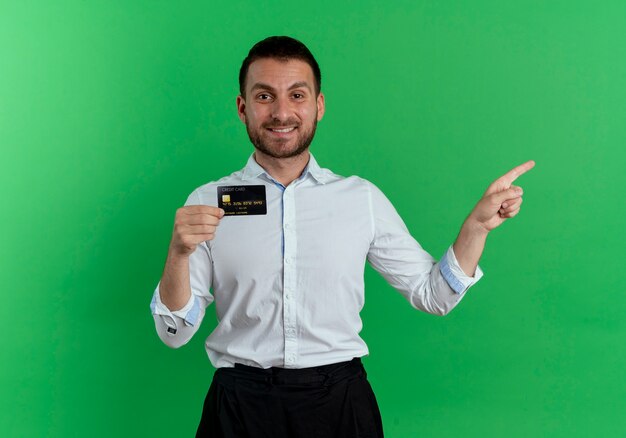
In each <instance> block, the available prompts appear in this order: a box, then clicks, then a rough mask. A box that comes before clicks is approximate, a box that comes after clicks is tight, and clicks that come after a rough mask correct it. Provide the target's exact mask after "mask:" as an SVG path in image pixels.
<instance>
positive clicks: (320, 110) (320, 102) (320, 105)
mask: <svg viewBox="0 0 626 438" xmlns="http://www.w3.org/2000/svg"><path fill="white" fill-rule="evenodd" d="M324 111H326V105H325V103H324V93H322V92H321V91H320V94H319V96H317V121H318V122H319V121H320V120H322V117H324Z"/></svg>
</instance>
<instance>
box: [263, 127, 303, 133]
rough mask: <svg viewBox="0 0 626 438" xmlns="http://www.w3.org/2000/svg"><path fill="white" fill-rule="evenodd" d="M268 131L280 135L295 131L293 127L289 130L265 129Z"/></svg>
mask: <svg viewBox="0 0 626 438" xmlns="http://www.w3.org/2000/svg"><path fill="white" fill-rule="evenodd" d="M267 129H268V130H269V131H272V132H276V133H280V134H286V133H289V132H292V131H295V130H296V127H295V126H292V127H291V128H267Z"/></svg>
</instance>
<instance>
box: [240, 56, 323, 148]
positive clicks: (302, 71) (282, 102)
mask: <svg viewBox="0 0 626 438" xmlns="http://www.w3.org/2000/svg"><path fill="white" fill-rule="evenodd" d="M237 111H238V114H239V118H240V119H241V121H242V122H243V123H245V124H246V130H247V131H248V136H249V137H250V141H251V142H252V144H253V145H254V147H255V148H257V149H258V150H259V151H261V152H262V153H264V154H266V155H269V156H271V157H274V158H288V157H293V156H296V155H299V154H301V153H302V152H304V151H305V150H306V149H307V148H308V147H309V144H311V141H312V140H313V136H314V135H315V128H316V126H317V122H318V121H319V120H321V119H322V116H323V115H324V95H323V94H322V93H320V94H319V96H317V97H316V96H315V77H314V76H313V70H312V69H311V67H310V66H309V64H307V63H306V62H304V61H300V60H296V59H293V60H289V61H280V60H276V59H272V58H262V59H257V60H256V61H254V62H253V63H252V64H250V67H249V69H248V76H247V78H246V97H245V99H244V98H243V97H242V96H237Z"/></svg>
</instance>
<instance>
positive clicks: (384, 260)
mask: <svg viewBox="0 0 626 438" xmlns="http://www.w3.org/2000/svg"><path fill="white" fill-rule="evenodd" d="M368 187H369V189H370V212H371V216H372V227H373V230H372V235H373V238H372V241H371V243H370V248H369V252H368V256H367V259H368V261H369V262H370V264H371V265H372V267H373V268H374V269H375V270H376V271H378V272H379V273H380V274H381V275H382V276H383V277H384V278H385V279H386V280H387V282H388V283H389V284H390V285H391V286H392V287H394V288H395V289H397V290H398V291H399V292H400V293H401V294H402V295H403V296H404V297H405V298H406V299H407V300H408V301H409V303H410V304H411V305H412V306H413V307H414V308H416V309H420V310H422V311H425V312H428V313H432V314H435V315H446V314H447V313H449V312H450V311H451V310H452V309H453V308H454V307H455V306H456V305H457V304H458V303H459V301H461V299H462V298H463V296H464V292H465V291H466V290H467V289H468V288H469V287H470V286H471V285H473V284H474V283H476V282H477V281H478V280H479V279H480V278H481V277H482V275H483V273H482V270H481V269H480V267H477V268H476V272H475V274H474V277H469V276H467V275H465V274H464V273H463V270H462V269H461V268H460V266H459V264H458V261H457V260H456V257H455V255H454V251H453V250H452V246H450V247H449V248H448V250H447V251H446V253H445V254H444V256H443V257H442V259H441V261H439V262H437V260H435V259H434V258H433V257H432V256H431V255H430V254H429V253H428V252H426V251H425V250H424V249H422V247H421V246H420V244H419V243H418V242H417V241H416V240H415V239H414V238H413V237H412V236H411V234H410V233H409V231H408V229H407V228H406V225H405V224H404V222H403V221H402V219H401V218H400V216H399V215H398V213H397V211H396V210H395V208H394V207H393V205H392V204H391V202H389V200H388V199H387V197H386V196H385V195H384V194H383V193H382V192H381V191H380V189H378V188H377V187H376V186H375V185H373V184H372V183H369V182H368Z"/></svg>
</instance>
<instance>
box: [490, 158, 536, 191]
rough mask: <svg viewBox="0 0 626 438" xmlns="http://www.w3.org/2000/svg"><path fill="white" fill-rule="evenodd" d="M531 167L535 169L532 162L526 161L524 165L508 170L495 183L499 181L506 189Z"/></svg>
mask: <svg viewBox="0 0 626 438" xmlns="http://www.w3.org/2000/svg"><path fill="white" fill-rule="evenodd" d="M533 167H535V162H534V161H533V160H530V161H527V162H525V163H524V164H520V165H519V166H516V167H514V168H513V169H511V170H509V171H508V172H507V173H505V174H504V175H502V176H501V177H500V178H498V179H497V180H496V181H499V182H501V183H503V184H505V185H506V186H507V187H508V186H509V185H511V184H512V183H513V181H515V180H516V179H517V178H519V177H520V176H521V175H523V174H525V173H526V172H528V171H529V170H530V169H532V168H533Z"/></svg>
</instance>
